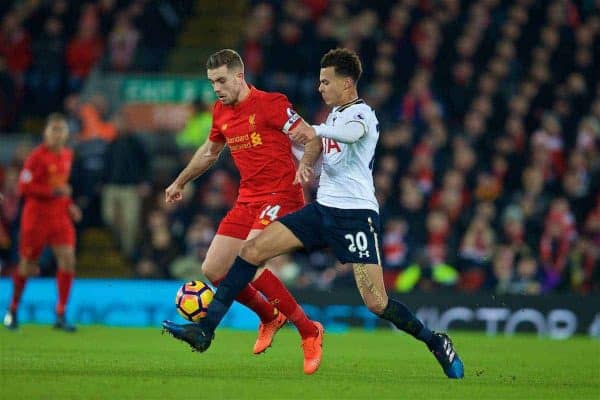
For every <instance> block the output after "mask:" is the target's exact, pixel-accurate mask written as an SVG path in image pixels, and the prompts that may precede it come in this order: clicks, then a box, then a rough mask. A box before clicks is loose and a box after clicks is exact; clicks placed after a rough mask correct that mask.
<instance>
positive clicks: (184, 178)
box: [165, 139, 225, 203]
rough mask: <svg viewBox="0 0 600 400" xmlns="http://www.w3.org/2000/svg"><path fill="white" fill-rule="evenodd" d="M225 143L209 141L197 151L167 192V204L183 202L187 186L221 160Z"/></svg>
mask: <svg viewBox="0 0 600 400" xmlns="http://www.w3.org/2000/svg"><path fill="white" fill-rule="evenodd" d="M224 147H225V142H213V141H212V140H210V139H208V140H206V141H205V142H204V144H203V145H202V146H200V147H199V148H198V150H196V153H194V156H193V157H192V159H191V160H190V162H189V163H188V165H187V166H186V167H185V168H184V169H183V171H181V173H180V174H179V176H177V178H176V179H175V181H173V183H172V184H171V186H169V187H168V188H167V189H166V190H165V195H166V201H167V203H172V202H174V201H178V200H181V198H182V191H183V188H184V187H185V185H186V184H187V183H188V182H190V181H192V180H194V179H196V178H197V177H199V176H200V175H202V174H203V173H205V172H206V171H207V170H208V169H209V168H210V167H212V166H213V164H214V163H215V162H217V160H218V159H219V155H220V154H221V151H223V148H224Z"/></svg>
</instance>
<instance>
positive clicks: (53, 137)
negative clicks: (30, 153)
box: [44, 120, 69, 149]
mask: <svg viewBox="0 0 600 400" xmlns="http://www.w3.org/2000/svg"><path fill="white" fill-rule="evenodd" d="M68 137H69V127H68V126H67V121H62V120H56V121H50V122H49V123H48V124H47V125H46V129H44V141H45V143H46V145H47V146H48V147H50V148H53V149H56V148H60V147H61V146H63V145H64V144H65V143H66V142H67V139H68Z"/></svg>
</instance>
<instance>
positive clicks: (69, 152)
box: [62, 147, 73, 158]
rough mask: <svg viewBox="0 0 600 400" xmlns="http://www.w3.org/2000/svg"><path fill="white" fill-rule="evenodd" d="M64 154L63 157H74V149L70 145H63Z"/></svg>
mask: <svg viewBox="0 0 600 400" xmlns="http://www.w3.org/2000/svg"><path fill="white" fill-rule="evenodd" d="M62 154H63V157H66V158H73V149H71V148H70V147H63V149H62Z"/></svg>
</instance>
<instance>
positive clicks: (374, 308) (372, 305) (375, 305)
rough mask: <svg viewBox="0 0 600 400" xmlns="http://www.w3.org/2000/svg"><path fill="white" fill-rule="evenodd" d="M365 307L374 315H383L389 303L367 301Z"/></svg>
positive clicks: (377, 300)
mask: <svg viewBox="0 0 600 400" xmlns="http://www.w3.org/2000/svg"><path fill="white" fill-rule="evenodd" d="M365 305H366V306H367V308H368V309H369V311H371V312H372V313H373V314H375V315H381V314H382V313H383V310H385V307H386V306H387V301H384V299H366V300H365Z"/></svg>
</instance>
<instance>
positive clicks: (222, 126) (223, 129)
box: [221, 124, 227, 132]
mask: <svg viewBox="0 0 600 400" xmlns="http://www.w3.org/2000/svg"><path fill="white" fill-rule="evenodd" d="M226 129H227V124H223V125H221V131H222V132H224V131H225V130H226Z"/></svg>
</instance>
